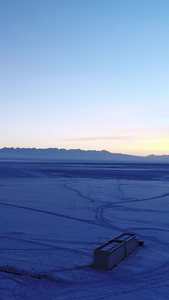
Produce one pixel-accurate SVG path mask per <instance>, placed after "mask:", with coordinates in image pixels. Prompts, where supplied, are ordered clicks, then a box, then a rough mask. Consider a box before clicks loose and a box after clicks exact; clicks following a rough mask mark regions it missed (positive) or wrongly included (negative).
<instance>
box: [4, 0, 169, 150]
mask: <svg viewBox="0 0 169 300" xmlns="http://www.w3.org/2000/svg"><path fill="white" fill-rule="evenodd" d="M168 16H169V1H168V0H161V1H159V0H130V1H127V0H49V1H46V0H29V1H26V0H1V1H0V28H1V30H0V65H1V68H0V82H1V83H0V97H1V101H0V147H1V148H2V147H37V148H48V147H57V148H66V149H76V148H81V149H85V150H88V149H91V150H92V149H94V150H103V149H105V150H108V151H110V152H116V153H119V152H120V153H128V154H135V155H143V156H144V155H149V154H152V153H154V154H159V155H160V154H169V118H168V115H169V84H168V80H169V17H168Z"/></svg>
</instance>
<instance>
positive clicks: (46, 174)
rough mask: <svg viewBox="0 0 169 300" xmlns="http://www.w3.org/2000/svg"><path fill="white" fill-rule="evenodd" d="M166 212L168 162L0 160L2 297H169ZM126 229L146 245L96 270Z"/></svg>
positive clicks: (80, 299) (168, 204)
mask: <svg viewBox="0 0 169 300" xmlns="http://www.w3.org/2000/svg"><path fill="white" fill-rule="evenodd" d="M84 174H85V175H84ZM144 178H145V179H144ZM168 215H169V165H165V166H164V165H163V166H161V165H156V166H154V165H142V166H138V165H132V166H130V165H122V164H121V165H116V166H115V167H113V166H111V165H103V164H102V165H90V164H87V165H85V164H82V165H77V164H75V165H74V164H52V163H51V164H46V163H38V164H36V163H32V164H30V163H17V162H15V163H8V162H1V163H0V300H8V299H31V300H33V299H40V300H43V299H45V300H46V299H48V300H52V299H57V300H65V299H66V300H68V299H70V300H71V299H72V300H75V299H78V300H83V299H92V300H95V299H108V300H111V299H115V300H117V299H118V300H123V299H130V300H136V299H137V300H139V299H140V300H142V299H144V300H146V299H148V300H151V299H152V300H156V299H158V300H159V299H169V239H168V237H169V218H168ZM123 232H129V233H136V236H137V237H138V238H139V240H142V241H144V243H145V244H144V247H138V249H137V250H136V251H135V252H134V253H132V254H131V255H130V256H129V257H127V258H126V259H125V260H123V261H122V262H121V263H120V264H119V265H117V266H116V267H115V268H113V269H112V270H111V271H102V270H96V269H93V268H92V267H91V265H92V264H93V250H94V249H95V248H97V247H98V246H99V245H100V244H103V243H105V242H106V241H108V240H110V239H112V238H114V237H116V236H117V235H119V234H121V233H123Z"/></svg>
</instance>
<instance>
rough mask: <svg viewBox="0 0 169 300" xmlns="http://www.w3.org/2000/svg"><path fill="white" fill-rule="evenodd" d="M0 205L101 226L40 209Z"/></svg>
mask: <svg viewBox="0 0 169 300" xmlns="http://www.w3.org/2000/svg"><path fill="white" fill-rule="evenodd" d="M0 205H3V206H7V207H14V208H20V209H24V210H30V211H34V212H39V213H43V214H47V215H52V216H56V217H60V218H65V219H69V220H73V221H78V222H82V223H86V224H89V225H94V226H101V225H100V224H99V223H96V222H95V221H91V220H84V219H80V218H75V217H71V216H68V215H64V214H59V213H55V212H52V211H46V210H42V209H37V208H33V207H27V206H21V205H16V204H10V203H4V202H0Z"/></svg>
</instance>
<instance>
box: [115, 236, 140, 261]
mask: <svg viewBox="0 0 169 300" xmlns="http://www.w3.org/2000/svg"><path fill="white" fill-rule="evenodd" d="M114 241H119V242H124V243H125V245H126V247H125V248H126V252H125V256H126V257H127V256H129V255H130V254H131V253H132V252H133V251H135V250H136V249H137V247H138V245H139V240H138V239H136V235H135V234H134V233H122V234H121V235H119V236H117V237H116V238H115V239H114Z"/></svg>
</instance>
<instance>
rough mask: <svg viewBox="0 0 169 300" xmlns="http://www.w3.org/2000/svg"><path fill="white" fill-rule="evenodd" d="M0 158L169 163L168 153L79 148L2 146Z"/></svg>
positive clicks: (10, 159)
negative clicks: (121, 151) (116, 151)
mask: <svg viewBox="0 0 169 300" xmlns="http://www.w3.org/2000/svg"><path fill="white" fill-rule="evenodd" d="M0 160H1V161H2V160H5V161H6V160H9V161H12V160H17V161H18V160H19V161H89V162H91V161H98V162H106V161H107V162H126V163H127V162H133V163H134V162H145V163H149V162H150V163H151V162H152V163H169V155H162V156H155V155H149V156H146V157H143V156H134V155H127V154H121V153H110V152H108V151H105V150H103V151H95V150H88V151H85V150H80V149H71V150H66V149H58V148H48V149H36V148H2V149H0Z"/></svg>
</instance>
